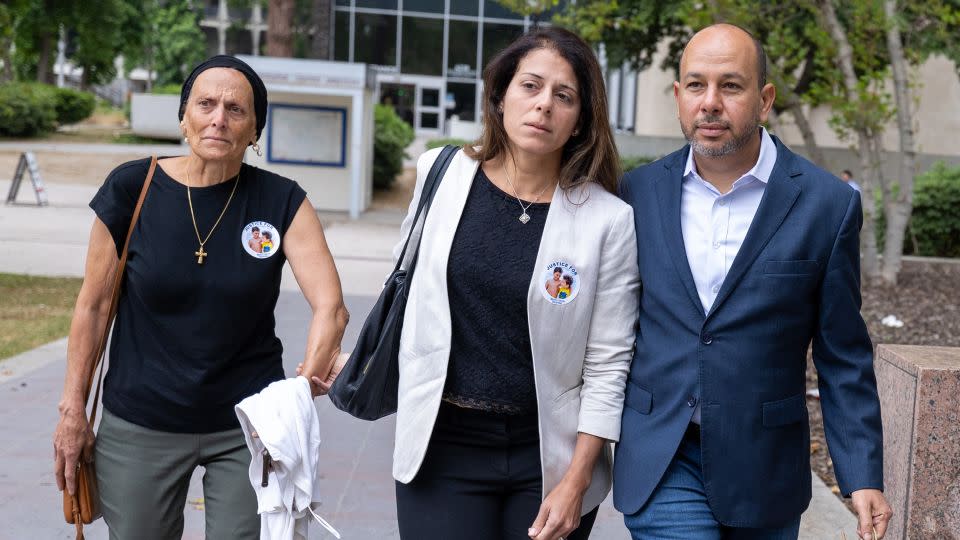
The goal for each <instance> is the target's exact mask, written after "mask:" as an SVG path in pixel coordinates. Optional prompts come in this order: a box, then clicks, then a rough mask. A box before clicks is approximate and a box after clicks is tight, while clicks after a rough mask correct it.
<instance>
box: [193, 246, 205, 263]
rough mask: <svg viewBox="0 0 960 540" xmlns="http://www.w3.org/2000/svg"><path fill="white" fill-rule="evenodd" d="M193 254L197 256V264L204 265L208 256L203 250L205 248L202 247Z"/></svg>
mask: <svg viewBox="0 0 960 540" xmlns="http://www.w3.org/2000/svg"><path fill="white" fill-rule="evenodd" d="M193 254H194V255H196V256H197V264H203V258H204V257H206V256H207V252H206V251H204V250H203V246H200V251H194V252H193Z"/></svg>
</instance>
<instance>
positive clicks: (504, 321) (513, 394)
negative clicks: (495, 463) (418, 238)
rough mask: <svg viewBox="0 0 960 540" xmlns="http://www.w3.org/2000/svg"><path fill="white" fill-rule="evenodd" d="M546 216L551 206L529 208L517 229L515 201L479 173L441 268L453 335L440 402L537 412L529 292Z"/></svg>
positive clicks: (518, 205) (516, 411) (517, 206)
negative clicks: (446, 260) (445, 277)
mask: <svg viewBox="0 0 960 540" xmlns="http://www.w3.org/2000/svg"><path fill="white" fill-rule="evenodd" d="M546 195H547V200H549V195H550V194H549V193H548V194H546ZM526 202H527V201H524V204H526ZM549 209H550V203H549V202H545V203H537V204H533V205H531V206H530V208H529V209H528V210H527V214H528V215H529V216H530V218H531V219H530V221H529V222H528V223H526V224H523V223H521V222H520V221H519V219H518V218H519V217H520V215H521V214H522V213H523V211H522V209H521V207H520V204H519V203H518V202H517V199H516V198H515V197H513V196H512V195H509V194H507V193H504V192H503V191H501V190H500V189H499V188H498V187H497V186H495V185H494V184H493V183H492V182H491V181H490V179H489V178H487V176H486V175H485V174H484V173H483V170H482V169H480V170H479V171H478V172H477V176H476V178H475V179H474V181H473V185H472V187H471V188H470V194H469V196H468V198H467V203H466V206H465V207H464V210H463V214H462V215H461V217H460V224H459V226H458V227H457V232H456V234H455V236H454V238H453V245H452V247H451V249H450V261H449V265H448V266H447V291H448V293H449V297H450V316H451V322H452V329H453V335H452V343H451V349H450V365H449V369H448V371H447V381H446V386H445V387H444V392H443V398H444V400H446V401H449V402H451V403H454V404H456V405H459V406H461V407H468V408H473V409H483V410H489V411H494V412H499V413H507V414H527V413H532V412H536V410H537V398H536V391H535V387H534V380H533V354H532V352H531V350H530V331H529V327H528V324H527V291H528V290H529V288H530V280H531V276H532V274H533V272H534V266H535V265H536V260H537V251H538V250H539V248H540V237H541V236H542V235H543V225H544V222H545V221H546V218H547V211H548V210H549Z"/></svg>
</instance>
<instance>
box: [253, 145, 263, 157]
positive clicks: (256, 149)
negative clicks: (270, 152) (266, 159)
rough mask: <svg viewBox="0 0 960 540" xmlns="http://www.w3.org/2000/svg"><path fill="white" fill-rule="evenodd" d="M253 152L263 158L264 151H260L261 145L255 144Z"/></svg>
mask: <svg viewBox="0 0 960 540" xmlns="http://www.w3.org/2000/svg"><path fill="white" fill-rule="evenodd" d="M253 151H254V152H256V153H257V156H259V157H263V151H261V150H260V143H253Z"/></svg>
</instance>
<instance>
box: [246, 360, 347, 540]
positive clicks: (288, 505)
mask: <svg viewBox="0 0 960 540" xmlns="http://www.w3.org/2000/svg"><path fill="white" fill-rule="evenodd" d="M234 410H235V411H236V413H237V418H239V419H240V427H242V428H243V436H244V438H245V439H246V441H247V447H248V448H250V453H251V454H252V455H253V459H252V460H251V462H250V484H251V485H252V486H253V489H254V491H256V493H257V512H258V513H259V514H260V540H291V539H294V540H306V539H307V523H308V522H309V520H310V517H313V518H315V519H316V520H317V522H318V523H320V524H321V525H323V527H324V528H326V529H327V530H328V531H330V533H331V534H333V535H334V536H335V537H336V538H340V534H339V533H338V532H337V531H336V529H334V528H333V527H332V526H330V524H329V523H327V522H326V521H325V520H324V519H323V518H321V517H320V516H319V515H317V514H316V512H315V510H314V508H313V505H314V504H315V503H318V502H319V500H320V496H319V493H318V487H319V479H318V477H317V473H318V465H319V463H320V422H319V419H318V417H317V409H316V407H315V406H314V403H313V396H312V395H311V394H310V383H309V382H308V381H307V379H306V378H304V377H297V378H294V379H286V380H283V381H277V382H274V383H272V384H270V386H267V387H266V388H264V389H263V390H262V391H261V392H260V393H259V394H254V395H252V396H250V397H248V398H246V399H244V400H243V401H241V402H240V403H238V404H237V405H236V406H235V407H234ZM253 433H256V436H255V437H254V436H253V435H252V434H253ZM264 451H266V452H267V453H268V455H267V457H268V459H267V460H265V459H264ZM265 465H267V467H266V468H267V470H266V473H265V472H264V467H265ZM264 483H266V486H264V485H263V484H264Z"/></svg>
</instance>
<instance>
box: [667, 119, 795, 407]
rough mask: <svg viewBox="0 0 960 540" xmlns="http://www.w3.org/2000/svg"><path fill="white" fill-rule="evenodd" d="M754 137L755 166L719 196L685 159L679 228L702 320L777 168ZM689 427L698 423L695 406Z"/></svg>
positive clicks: (764, 137) (769, 148)
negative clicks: (757, 150) (774, 168)
mask: <svg viewBox="0 0 960 540" xmlns="http://www.w3.org/2000/svg"><path fill="white" fill-rule="evenodd" d="M760 131H761V133H760V156H759V157H758V158H757V163H756V164H755V165H754V166H753V168H752V169H750V170H749V171H747V172H746V174H744V175H743V176H741V177H740V178H739V179H737V181H736V182H734V183H733V187H732V188H731V189H730V191H729V192H727V193H725V194H721V193H720V191H719V190H718V189H717V188H716V187H714V186H713V184H711V183H710V182H707V181H706V180H704V179H703V178H702V177H701V176H700V175H699V174H698V173H697V166H696V163H695V162H694V160H693V149H692V148H691V150H690V153H689V154H687V165H686V167H685V168H684V171H683V186H682V191H681V196H680V228H681V230H682V232H683V245H684V248H685V249H686V252H687V263H688V264H689V265H690V272H691V273H692V274H693V282H694V284H695V285H696V286H697V294H698V295H699V296H700V303H701V304H702V305H703V312H704V313H705V314H706V313H709V312H710V308H711V307H712V306H713V302H714V300H716V299H717V293H718V292H720V287H721V286H722V285H723V280H724V279H725V278H726V277H727V273H728V272H729V271H730V265H731V264H733V260H734V258H736V256H737V253H738V252H739V251H740V246H741V245H743V240H744V238H745V237H746V236H747V230H748V229H749V228H750V223H752V222H753V216H755V215H756V213H757V208H758V207H759V206H760V199H762V198H763V192H764V190H765V189H766V187H767V182H768V181H769V180H770V174H771V173H772V172H773V166H774V164H776V162H777V147H776V145H775V144H774V143H773V139H771V138H770V135H769V134H768V133H767V130H766V129H764V128H760ZM693 421H694V422H695V423H697V424H699V423H700V405H699V404H697V408H696V410H695V411H694V414H693Z"/></svg>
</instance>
